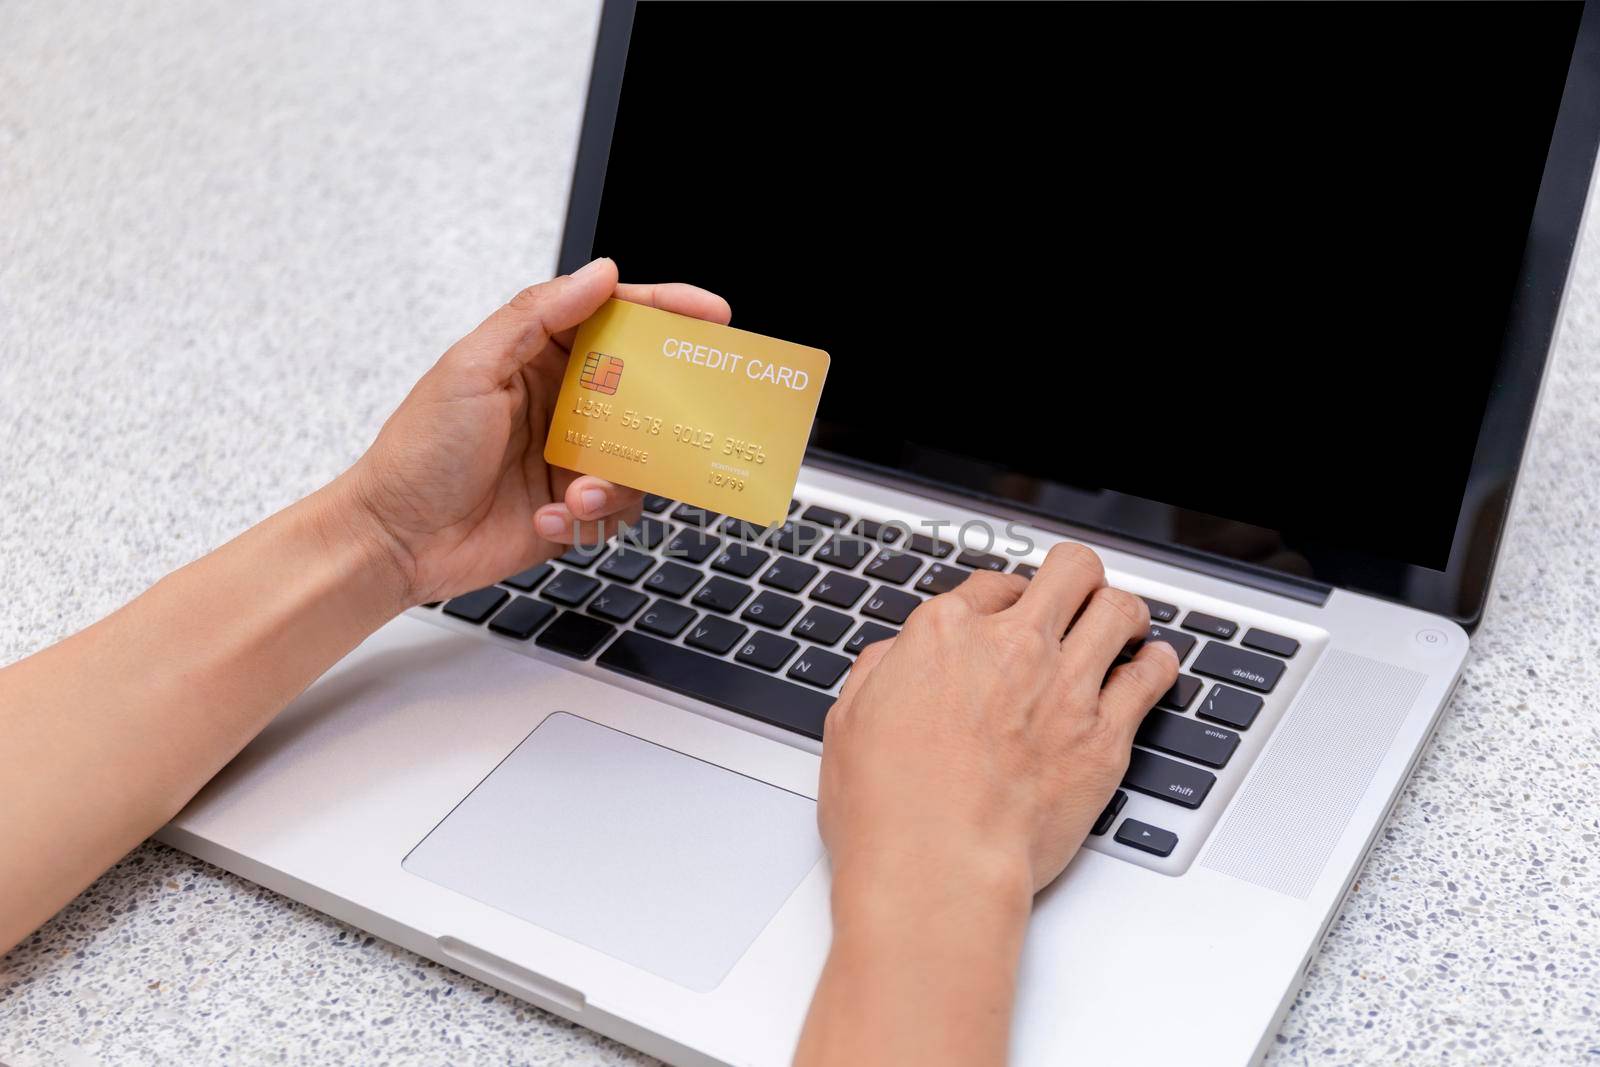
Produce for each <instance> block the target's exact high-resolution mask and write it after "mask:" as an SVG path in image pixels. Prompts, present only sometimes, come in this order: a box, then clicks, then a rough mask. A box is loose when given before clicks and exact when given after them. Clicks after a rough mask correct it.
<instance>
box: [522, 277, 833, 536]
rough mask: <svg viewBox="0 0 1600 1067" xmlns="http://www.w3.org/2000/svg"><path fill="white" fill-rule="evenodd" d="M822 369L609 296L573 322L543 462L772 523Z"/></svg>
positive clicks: (757, 342)
mask: <svg viewBox="0 0 1600 1067" xmlns="http://www.w3.org/2000/svg"><path fill="white" fill-rule="evenodd" d="M827 376H828V353H826V352H824V351H822V350H821V349H817V348H807V347H805V346H804V345H797V344H791V343H790V342H788V341H780V340H777V339H776V338H772V337H763V336H761V335H760V334H757V333H750V332H748V331H746V330H736V329H734V328H733V327H731V326H719V325H717V324H716V323H711V322H705V321H702V320H700V319H692V318H689V317H687V316H685V315H674V314H673V313H672V312H670V311H660V310H657V309H656V308H652V307H646V306H645V305H643V304H630V303H628V302H627V301H624V300H609V301H607V302H606V304H605V306H603V307H602V308H601V309H600V310H599V311H597V312H595V313H594V314H593V315H592V316H590V318H589V319H588V320H587V321H585V322H584V324H583V325H582V326H579V327H578V335H577V339H576V340H575V341H573V343H572V356H571V358H570V359H569V360H568V361H567V372H566V376H565V377H564V378H562V380H561V393H560V395H559V396H558V397H557V398H556V408H555V413H554V415H552V417H551V420H550V436H549V437H548V438H546V439H545V444H544V458H545V460H546V461H548V462H549V463H552V464H554V465H556V466H558V467H566V468H567V469H568V470H575V471H581V472H582V473H584V474H594V475H598V476H599V477H601V478H605V479H607V480H609V481H612V482H615V483H617V484H618V485H626V486H631V487H632V488H634V489H640V490H643V491H644V492H646V493H655V494H657V495H659V496H665V497H671V498H672V499H674V500H681V501H683V502H685V503H688V504H694V505H695V506H697V507H702V508H705V509H706V510H707V511H714V512H717V513H718V514H721V515H732V516H733V517H734V518H736V519H745V520H746V521H749V522H753V523H758V524H760V525H763V526H765V525H770V524H774V523H779V522H782V521H783V520H784V518H785V517H786V516H787V515H788V514H789V500H790V498H791V497H793V495H794V486H795V482H796V481H797V480H798V479H799V477H800V461H801V460H802V459H803V458H804V456H805V450H806V440H807V439H808V438H809V437H810V435H811V424H812V422H813V421H814V420H815V419H816V416H817V401H818V400H819V399H821V397H822V383H823V380H824V379H825V378H827Z"/></svg>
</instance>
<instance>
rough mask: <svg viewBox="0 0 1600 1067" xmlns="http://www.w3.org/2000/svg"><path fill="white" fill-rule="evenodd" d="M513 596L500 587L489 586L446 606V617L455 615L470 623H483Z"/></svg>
mask: <svg viewBox="0 0 1600 1067" xmlns="http://www.w3.org/2000/svg"><path fill="white" fill-rule="evenodd" d="M510 595H511V594H510V593H508V592H506V591H505V590H504V589H501V588H500V587H499V586H495V585H489V586H485V587H483V588H482V589H474V590H473V591H472V592H470V593H462V594H461V595H460V596H458V597H456V598H455V599H453V600H451V601H450V602H449V603H447V604H445V606H444V613H445V614H446V615H454V616H455V617H456V618H458V619H465V620H467V621H468V622H482V621H483V620H484V619H487V618H488V617H489V616H490V615H493V614H494V609H495V608H498V607H499V606H500V605H501V604H504V603H505V602H506V598H507V597H509V596H510Z"/></svg>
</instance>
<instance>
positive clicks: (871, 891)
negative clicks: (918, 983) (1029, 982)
mask: <svg viewBox="0 0 1600 1067" xmlns="http://www.w3.org/2000/svg"><path fill="white" fill-rule="evenodd" d="M832 908H833V919H834V928H835V936H836V937H837V936H841V935H844V936H854V935H855V934H856V933H858V932H861V931H872V932H874V933H882V932H884V931H892V930H894V929H896V928H898V927H899V926H901V925H902V924H904V923H905V922H906V920H908V919H909V920H911V922H910V925H911V926H914V927H918V928H920V930H919V935H920V936H926V934H927V929H928V928H930V927H932V928H943V929H949V928H951V927H952V926H955V927H966V928H968V929H971V928H974V927H980V928H982V929H984V930H986V931H988V932H989V934H991V935H993V934H1002V935H1003V934H1005V933H1007V932H1008V931H1013V930H1014V931H1016V932H1017V941H1018V943H1019V944H1020V934H1021V931H1022V930H1023V929H1024V928H1026V926H1027V922H1028V915H1029V914H1030V912H1031V911H1032V909H1033V874H1032V871H1031V870H1030V869H1029V866H1028V863H1027V861H1026V859H1025V858H1024V857H1022V856H1020V855H1019V854H1018V853H1016V852H1013V851H1010V850H1000V849H992V848H984V847H977V848H972V849H966V850H961V851H959V852H954V853H952V854H948V855H941V856H926V855H920V854H918V853H916V852H914V851H910V850H896V849H887V848H880V849H874V850H871V852H870V854H869V855H864V856H861V857H858V858H856V857H844V858H841V859H838V860H836V861H835V863H834V868H833V888H832Z"/></svg>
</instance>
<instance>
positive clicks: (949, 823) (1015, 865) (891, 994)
mask: <svg viewBox="0 0 1600 1067" xmlns="http://www.w3.org/2000/svg"><path fill="white" fill-rule="evenodd" d="M1149 621H1150V619H1149V610H1148V609H1147V608H1146V607H1145V604H1144V602H1143V601H1142V600H1140V599H1139V598H1138V597H1135V596H1132V595H1130V594H1128V593H1124V592H1121V591H1119V590H1116V589H1110V588H1108V587H1107V586H1106V584H1105V571H1104V569H1103V568H1102V567H1101V565H1100V559H1099V557H1098V556H1096V555H1095V554H1094V553H1093V552H1091V551H1090V550H1088V549H1086V548H1084V547H1082V546H1081V545H1071V544H1062V545H1057V546H1056V547H1055V548H1052V549H1051V550H1050V554H1049V556H1048V557H1047V558H1046V559H1045V562H1044V565H1043V566H1042V567H1040V568H1039V572H1038V573H1037V574H1036V575H1035V576H1034V578H1033V580H1032V581H1031V582H1029V581H1027V580H1025V579H1023V578H1021V577H1019V576H1018V575H1015V574H995V573H992V572H986V571H979V572H978V573H976V574H974V575H973V576H972V577H970V578H968V579H967V580H966V581H965V582H963V583H962V584H961V585H959V586H957V587H956V588H955V589H953V590H951V591H950V592H948V593H945V594H943V595H941V596H937V597H935V598H933V599H932V600H929V601H928V602H926V603H925V604H923V605H921V606H920V607H918V608H917V609H916V611H914V612H912V614H911V617H910V618H909V619H907V620H906V625H905V628H904V629H903V630H902V631H901V632H900V635H899V636H898V637H895V638H894V639H892V640H890V641H885V642H881V643H879V644H876V645H870V646H868V647H867V649H866V650H865V651H863V652H862V654H861V656H860V658H859V659H858V660H857V662H856V666H855V668H854V669H853V670H852V671H851V672H850V677H849V679H848V680H847V681H846V682H845V688H844V692H843V693H842V694H841V695H840V697H839V700H838V701H837V702H836V703H835V704H834V706H833V708H832V710H831V711H829V712H828V717H827V719H826V721H825V726H824V733H823V748H822V781H821V787H820V792H819V793H818V821H819V824H820V827H821V831H822V837H823V840H824V841H825V842H826V843H827V846H828V852H829V854H830V856H831V858H832V863H833V944H832V947H831V948H830V950H829V954H828V962H827V965H826V966H825V967H824V969H823V973H822V980H821V982H820V983H819V985H818V987H817V993H816V998H815V999H814V1000H813V1001H812V1008H811V1015H810V1018H809V1019H808V1021H807V1023H806V1028H805V1032H804V1034H803V1035H802V1037H801V1041H800V1049H799V1052H798V1053H797V1055H796V1057H795V1063H796V1064H797V1065H798V1067H814V1065H821V1064H828V1063H838V1062H861V1063H881V1062H891V1061H892V1062H904V1063H927V1064H943V1063H951V1064H955V1063H1000V1062H1001V1061H1002V1060H1003V1059H1004V1057H1005V1048H1006V1039H1007V1035H1008V1033H1009V1030H1010V1019H1011V1003H1012V995H1013V984H1014V982H1015V978H1016V968H1017V960H1018V958H1019V957H1020V955H1021V952H1022V938H1023V932H1024V930H1025V928H1026V926H1027V918H1028V913H1029V910H1030V909H1031V906H1032V900H1033V894H1034V893H1036V892H1037V891H1038V890H1040V889H1041V888H1043V887H1044V886H1045V885H1047V884H1048V883H1049V882H1050V881H1051V880H1052V879H1054V878H1055V877H1056V875H1058V874H1060V873H1061V870H1062V868H1064V867H1065V866H1066V864H1067V861H1068V860H1069V859H1071V858H1072V855H1073V853H1075V852H1076V851H1077V849H1078V846H1079V845H1080V844H1081V843H1082V842H1083V839H1084V837H1085V836H1087V834H1088V832H1089V828H1090V827H1091V826H1092V825H1093V824H1094V820H1095V817H1096V816H1097V815H1099V813H1100V810H1101V809H1102V808H1103V807H1105V804H1106V801H1107V800H1108V799H1109V798H1110V797H1111V794H1112V792H1113V791H1114V790H1115V789H1116V786H1117V782H1118V781H1119V780H1120V779H1121V777H1122V774H1123V772H1124V770H1125V769H1126V768H1127V765H1128V755H1129V751H1130V748H1131V746H1132V743H1133V735H1134V731H1135V730H1136V729H1137V728H1138V725H1139V722H1140V720H1142V719H1143V718H1144V716H1145V713H1146V712H1148V711H1149V710H1150V708H1151V706H1152V705H1154V704H1155V702H1156V700H1157V698H1159V697H1160V695H1161V694H1162V693H1163V692H1165V691H1166V689H1167V688H1168V687H1169V686H1171V685H1172V682H1173V680H1174V679H1175V678H1176V677H1177V674H1178V660H1177V656H1176V655H1175V654H1174V653H1173V651H1172V649H1171V647H1170V646H1168V645H1167V644H1166V643H1165V642H1161V641H1150V642H1147V643H1146V644H1145V645H1144V647H1142V648H1141V649H1140V650H1139V651H1138V653H1137V654H1136V655H1135V656H1134V657H1133V659H1132V660H1131V661H1130V662H1128V663H1126V664H1124V665H1123V666H1120V667H1118V668H1117V669H1116V670H1113V671H1111V673H1110V675H1109V677H1108V676H1107V673H1106V672H1107V671H1108V670H1109V669H1110V667H1111V664H1112V663H1113V662H1114V660H1115V659H1116V657H1117V656H1118V655H1119V654H1120V653H1121V652H1122V650H1123V648H1124V647H1125V646H1126V645H1127V644H1128V643H1129V642H1130V641H1133V640H1135V639H1139V638H1142V637H1144V635H1145V633H1146V628H1147V627H1148V625H1149Z"/></svg>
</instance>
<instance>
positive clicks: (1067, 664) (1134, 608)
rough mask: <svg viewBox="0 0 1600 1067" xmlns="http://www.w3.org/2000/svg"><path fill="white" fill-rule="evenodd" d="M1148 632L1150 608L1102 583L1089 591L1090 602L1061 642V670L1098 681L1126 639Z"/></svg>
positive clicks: (1139, 637) (1137, 638)
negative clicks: (1091, 591)
mask: <svg viewBox="0 0 1600 1067" xmlns="http://www.w3.org/2000/svg"><path fill="white" fill-rule="evenodd" d="M1149 632H1150V609H1149V607H1147V606H1146V605H1145V602H1144V601H1143V600H1140V599H1139V598H1138V597H1136V596H1134V595H1133V594H1132V593H1129V592H1126V591H1124V590H1121V589H1113V588H1111V587H1110V586H1108V585H1107V586H1101V587H1100V588H1099V589H1096V590H1095V591H1094V592H1093V593H1091V594H1089V603H1088V604H1086V605H1085V606H1084V609H1083V613H1082V614H1081V615H1079V616H1078V621H1077V622H1075V623H1073V624H1072V629H1071V630H1069V631H1067V636H1066V638H1065V639H1064V640H1063V641H1062V642H1061V653H1062V656H1061V669H1062V670H1063V671H1065V672H1066V673H1067V674H1068V675H1069V676H1070V677H1073V678H1084V679H1088V680H1090V681H1092V682H1099V680H1100V679H1102V678H1104V677H1105V676H1106V669H1107V668H1109V667H1110V666H1111V661H1112V660H1114V659H1116V658H1117V656H1118V655H1120V654H1121V653H1122V650H1123V649H1124V648H1127V647H1128V642H1130V641H1136V640H1140V639H1142V638H1143V637H1144V636H1145V635H1146V634H1147V633H1149Z"/></svg>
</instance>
